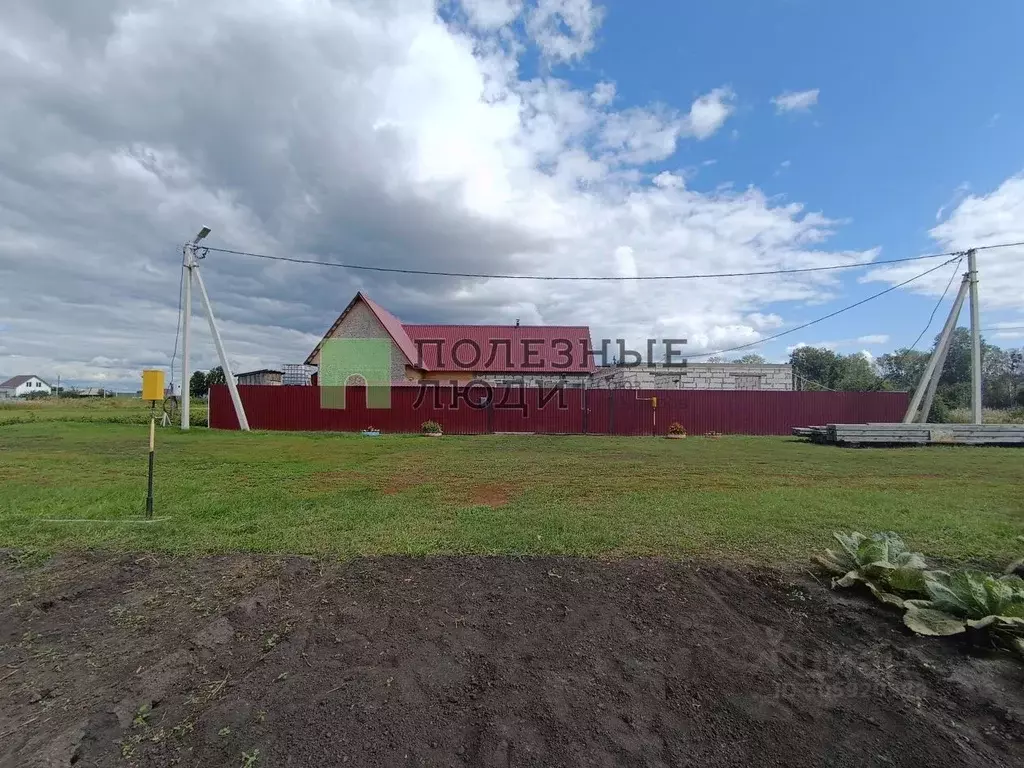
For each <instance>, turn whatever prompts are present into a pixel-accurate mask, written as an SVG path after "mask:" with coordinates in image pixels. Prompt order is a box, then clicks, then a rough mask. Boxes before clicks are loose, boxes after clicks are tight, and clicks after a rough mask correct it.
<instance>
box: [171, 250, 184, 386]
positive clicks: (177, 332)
mask: <svg viewBox="0 0 1024 768" xmlns="http://www.w3.org/2000/svg"><path fill="white" fill-rule="evenodd" d="M184 289H185V265H184V264H183V265H182V267H181V274H180V275H179V276H178V325H177V326H176V327H175V329H174V352H172V353H171V381H170V384H171V394H172V395H173V394H174V360H175V359H176V358H177V357H178V336H180V335H181V295H182V292H183V291H184Z"/></svg>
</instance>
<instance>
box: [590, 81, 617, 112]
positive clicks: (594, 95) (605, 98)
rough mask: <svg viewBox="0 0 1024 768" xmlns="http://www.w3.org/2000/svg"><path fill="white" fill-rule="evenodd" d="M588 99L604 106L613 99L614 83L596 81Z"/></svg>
mask: <svg viewBox="0 0 1024 768" xmlns="http://www.w3.org/2000/svg"><path fill="white" fill-rule="evenodd" d="M590 100H591V101H592V102H594V104H596V105H597V106H599V107H606V106H608V105H609V104H611V103H612V102H613V101H615V83H598V84H597V85H595V86H594V90H593V91H592V92H591V94H590Z"/></svg>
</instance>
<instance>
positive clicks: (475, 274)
mask: <svg viewBox="0 0 1024 768" xmlns="http://www.w3.org/2000/svg"><path fill="white" fill-rule="evenodd" d="M989 247H993V248H994V247H997V246H989ZM203 250H206V251H213V252H217V253H228V254H232V255H234V256H249V257H251V258H256V259H268V260H270V261H286V262H289V263H292V264H312V265H315V266H319V267H339V268H341V269H358V270H364V271H366V272H388V273H392V274H399V275H426V276H431V277H467V278H479V279H486V280H576V281H591V282H600V281H624V280H700V279H709V278H718V277H762V276H765V275H792V274H799V273H805V272H828V271H831V270H838V269H856V268H857V267H884V266H886V265H889V264H903V263H906V262H908V261H923V260H925V259H939V258H943V257H945V256H962V255H963V251H950V252H948V253H932V254H928V255H927V256H907V257H905V258H902V259H888V260H887V261H869V262H859V263H856V264H830V265H828V266H823V267H795V268H793V269H766V270H761V271H757V272H718V273H713V274H701V275H638V276H637V277H624V276H622V275H600V276H586V275H583V276H579V275H506V274H486V273H481V272H443V271H435V270H429V269H402V268H399V267H373V266H369V265H366V264H342V263H339V262H336V261H321V260H319V259H300V258H298V257H294V256H271V255H269V254H266V253H253V252H250V251H236V250H232V249H231V248H214V247H212V246H204V248H203Z"/></svg>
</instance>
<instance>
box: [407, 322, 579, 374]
mask: <svg viewBox="0 0 1024 768" xmlns="http://www.w3.org/2000/svg"><path fill="white" fill-rule="evenodd" d="M402 327H403V328H404V329H405V333H406V334H408V336H409V338H411V339H412V343H413V345H414V347H415V346H416V342H419V346H420V347H421V349H422V358H423V359H422V365H423V367H424V368H425V369H426V370H428V371H453V372H454V371H479V372H482V373H518V374H522V375H524V376H529V375H530V374H534V373H547V374H552V373H555V374H561V373H591V372H593V371H594V358H593V356H592V355H588V354H587V350H589V348H590V344H591V341H590V328H589V327H587V326H585V325H412V324H408V323H405V324H403V326H402ZM562 340H567V341H569V342H570V343H571V344H572V348H571V349H569V348H568V347H567V346H566V344H565V343H564V341H562ZM438 341H440V342H442V352H441V359H440V360H439V359H438V344H437V343H430V342H438ZM459 342H463V343H462V344H460V345H459V348H458V358H459V361H460V362H461V363H462V365H459V364H456V362H455V361H454V360H453V359H452V350H453V348H454V347H455V345H456V344H459ZM500 342H508V343H507V344H504V343H500ZM524 342H528V344H524ZM556 342H559V343H556ZM492 348H493V349H495V350H496V354H495V355H494V359H493V360H492V359H491V350H492ZM477 349H479V351H480V358H479V360H478V361H477V362H476V363H472V361H473V358H474V357H475V356H476V350H477ZM506 349H508V352H507V353H506V351H505V350H506ZM527 349H529V351H530V360H529V362H530V363H531V365H530V366H529V367H528V366H526V365H525V363H526V362H527V359H526V358H527ZM412 359H413V361H414V362H415V361H416V358H415V357H414V358H412ZM488 362H490V365H488V364H487V363H488ZM567 363H568V366H567V367H566V364H567ZM556 364H557V365H556ZM558 366H562V367H558Z"/></svg>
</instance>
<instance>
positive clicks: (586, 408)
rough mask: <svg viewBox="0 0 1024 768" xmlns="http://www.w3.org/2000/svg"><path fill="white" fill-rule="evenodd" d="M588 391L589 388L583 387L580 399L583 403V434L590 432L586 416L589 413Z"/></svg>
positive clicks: (588, 420)
mask: <svg viewBox="0 0 1024 768" xmlns="http://www.w3.org/2000/svg"><path fill="white" fill-rule="evenodd" d="M588 391H589V390H588V389H587V388H586V387H583V394H582V395H581V400H580V402H582V403H583V434H584V435H586V434H589V433H590V419H589V418H588V416H589V415H590V404H589V402H588V401H587V392H588Z"/></svg>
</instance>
